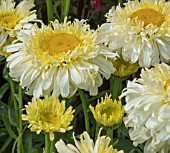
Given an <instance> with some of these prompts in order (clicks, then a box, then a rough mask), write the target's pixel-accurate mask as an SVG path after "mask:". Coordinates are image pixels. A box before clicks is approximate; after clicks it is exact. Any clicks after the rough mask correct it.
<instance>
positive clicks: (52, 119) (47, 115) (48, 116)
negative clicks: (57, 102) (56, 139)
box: [40, 112, 59, 124]
mask: <svg viewBox="0 0 170 153" xmlns="http://www.w3.org/2000/svg"><path fill="white" fill-rule="evenodd" d="M40 120H41V121H42V122H43V123H45V122H46V123H49V124H56V123H57V122H58V120H59V118H58V117H57V115H54V114H53V113H51V112H43V113H42V114H41V115H40Z"/></svg>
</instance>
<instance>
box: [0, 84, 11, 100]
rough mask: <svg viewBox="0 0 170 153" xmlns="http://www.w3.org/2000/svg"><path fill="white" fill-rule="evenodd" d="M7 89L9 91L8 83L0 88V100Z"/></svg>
mask: <svg viewBox="0 0 170 153" xmlns="http://www.w3.org/2000/svg"><path fill="white" fill-rule="evenodd" d="M8 89H9V83H5V84H4V85H3V86H1V87H0V99H1V98H2V97H3V95H4V94H5V92H6V91H7V90H8Z"/></svg>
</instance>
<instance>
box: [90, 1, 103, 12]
mask: <svg viewBox="0 0 170 153" xmlns="http://www.w3.org/2000/svg"><path fill="white" fill-rule="evenodd" d="M91 5H92V8H95V10H96V11H100V8H101V3H100V0H91Z"/></svg>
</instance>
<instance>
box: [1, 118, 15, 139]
mask: <svg viewBox="0 0 170 153" xmlns="http://www.w3.org/2000/svg"><path fill="white" fill-rule="evenodd" d="M2 120H3V122H4V125H5V127H6V130H7V131H8V133H9V135H10V136H11V137H12V138H14V139H16V138H17V136H16V134H15V132H14V131H13V130H12V128H11V125H10V122H9V119H8V118H7V117H4V116H3V118H2Z"/></svg>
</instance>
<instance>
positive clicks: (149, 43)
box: [98, 0, 170, 67]
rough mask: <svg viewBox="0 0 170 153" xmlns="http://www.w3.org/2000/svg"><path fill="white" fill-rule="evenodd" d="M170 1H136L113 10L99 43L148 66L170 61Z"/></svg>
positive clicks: (104, 25)
mask: <svg viewBox="0 0 170 153" xmlns="http://www.w3.org/2000/svg"><path fill="white" fill-rule="evenodd" d="M169 8H170V2H165V1H164V0H141V1H139V0H135V1H128V2H127V3H125V4H124V7H123V8H121V6H120V5H119V6H117V7H112V8H111V9H110V10H109V12H108V13H107V14H106V17H107V23H104V24H103V25H102V26H101V27H100V28H99V29H98V31H99V36H98V40H99V41H100V42H102V43H104V44H105V45H106V46H108V47H109V48H110V49H112V50H115V51H116V50H117V51H118V53H119V54H121V55H122V56H123V58H124V59H125V60H126V61H130V62H132V63H135V62H138V63H139V66H140V67H150V66H151V65H154V64H156V63H159V62H165V63H166V62H167V63H168V62H169V61H170V52H169V48H170V26H169V25H170V9H169Z"/></svg>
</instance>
